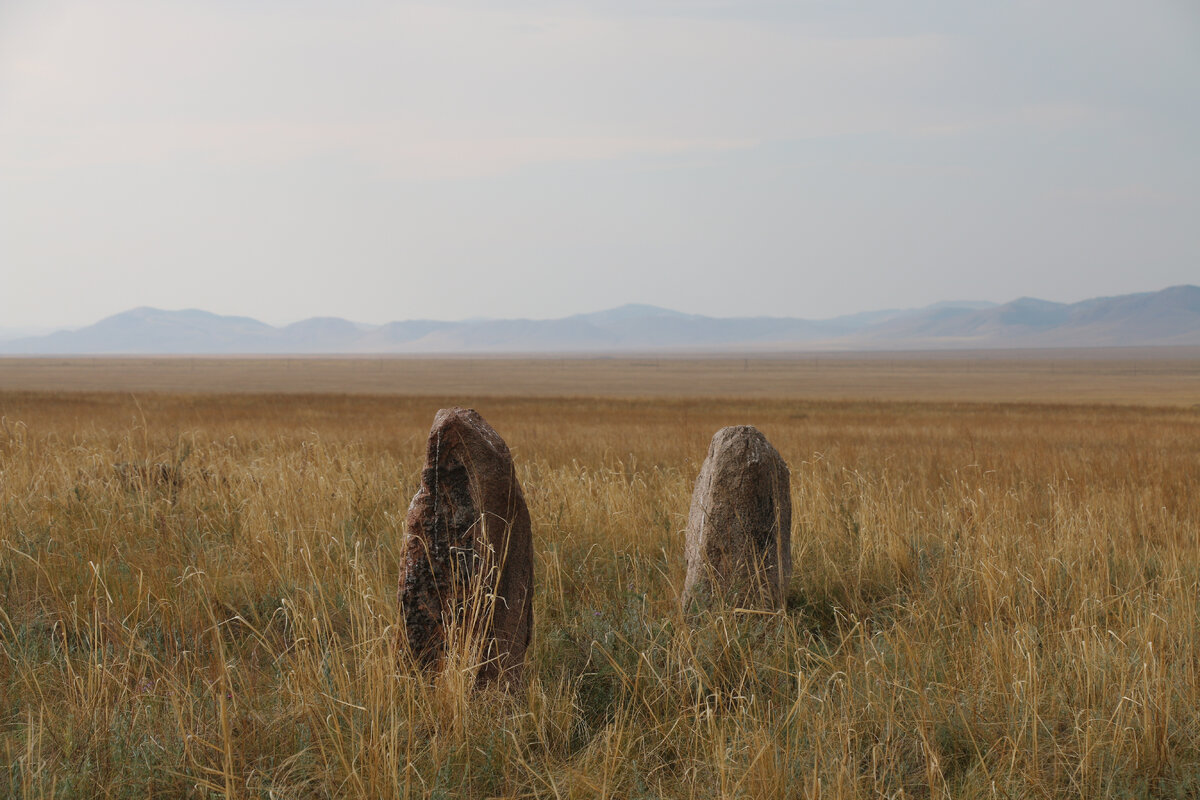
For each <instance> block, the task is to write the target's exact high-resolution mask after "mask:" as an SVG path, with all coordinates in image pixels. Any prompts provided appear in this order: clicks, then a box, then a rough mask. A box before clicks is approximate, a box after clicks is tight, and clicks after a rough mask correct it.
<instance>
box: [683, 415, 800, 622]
mask: <svg viewBox="0 0 1200 800" xmlns="http://www.w3.org/2000/svg"><path fill="white" fill-rule="evenodd" d="M791 529H792V496H791V488H790V474H789V472H788V467H787V464H786V463H785V462H784V460H783V458H782V457H781V456H780V455H779V453H778V452H777V451H776V450H775V448H774V447H772V446H771V443H770V442H768V441H767V438H766V437H765V436H763V435H762V433H761V432H760V431H759V430H758V429H757V428H754V427H752V426H749V425H737V426H731V427H728V428H722V429H721V430H719V431H717V433H716V434H715V435H714V436H713V438H712V443H711V444H710V445H709V447H708V456H707V457H706V458H705V459H704V464H703V466H701V468H700V475H699V477H697V478H696V487H695V490H694V491H693V492H692V504H691V509H690V511H689V513H688V525H687V542H686V555H687V578H686V580H685V582H684V589H683V597H682V602H683V608H684V611H685V612H686V611H695V610H698V609H700V608H703V607H707V606H709V605H710V604H711V603H712V602H713V601H714V600H717V599H721V600H723V601H725V602H729V603H734V604H737V605H740V606H744V607H753V608H778V607H781V606H782V605H783V604H784V601H785V596H786V593H787V585H788V581H789V580H790V578H791V574H792V555H791Z"/></svg>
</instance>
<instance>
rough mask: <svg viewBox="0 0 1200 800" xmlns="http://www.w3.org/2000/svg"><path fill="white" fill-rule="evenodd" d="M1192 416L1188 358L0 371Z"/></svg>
mask: <svg viewBox="0 0 1200 800" xmlns="http://www.w3.org/2000/svg"><path fill="white" fill-rule="evenodd" d="M31 389H33V390H41V391H50V392H53V391H80V390H90V391H102V392H104V391H108V392H111V391H130V392H235V393H244V392H252V393H264V392H275V393H287V394H291V393H297V392H299V393H304V394H383V395H407V396H413V395H420V396H425V397H439V396H441V397H450V398H454V399H455V400H456V401H457V402H460V403H461V402H466V401H468V400H472V398H480V397H691V398H699V397H760V398H776V399H787V400H800V399H807V400H933V401H939V402H950V401H959V402H1000V401H1005V402H1041V403H1045V402H1067V403H1124V404H1138V405H1180V404H1183V405H1191V404H1195V403H1200V348H1197V347H1157V348H1107V349H1105V348H1094V349H1075V350H1027V351H1015V350H980V351H971V352H964V351H942V352H924V353H810V354H805V355H798V354H790V355H789V354H780V355H777V356H763V355H759V356H750V357H745V358H743V357H736V356H721V357H717V356H711V357H699V356H697V357H693V358H683V357H662V358H660V357H656V356H654V355H645V356H637V357H633V356H628V355H624V356H613V357H609V358H602V357H593V358H581V357H567V358H553V357H537V358H513V357H492V358H466V357H463V358H413V357H398V356H380V357H374V358H362V357H353V358H329V357H319V356H311V357H302V358H287V357H283V356H273V357H261V358H255V357H244V358H216V357H212V358H209V357H185V356H177V357H165V358H164V357H149V356H143V357H101V358H0V391H5V390H9V391H11V390H31Z"/></svg>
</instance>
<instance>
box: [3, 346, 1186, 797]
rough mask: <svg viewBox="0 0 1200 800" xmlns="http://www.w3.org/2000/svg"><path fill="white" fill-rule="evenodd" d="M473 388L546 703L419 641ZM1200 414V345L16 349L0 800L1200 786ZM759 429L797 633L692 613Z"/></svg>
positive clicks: (1120, 792) (533, 667)
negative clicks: (500, 490)
mask: <svg viewBox="0 0 1200 800" xmlns="http://www.w3.org/2000/svg"><path fill="white" fill-rule="evenodd" d="M449 404H460V405H472V406H474V407H476V408H477V409H478V410H479V411H480V412H481V413H482V414H483V415H484V416H485V417H486V418H487V419H488V421H489V422H491V423H492V424H493V425H494V426H495V427H496V428H497V430H499V431H500V433H501V434H502V435H504V436H505V438H506V439H507V441H508V443H509V444H510V446H511V447H512V449H513V452H514V455H515V457H516V459H517V464H518V471H519V474H520V477H521V481H522V483H523V485H524V488H525V491H526V494H527V497H528V500H529V504H530V511H531V514H532V518H533V521H534V536H535V545H534V550H535V574H536V577H537V589H536V591H537V595H536V606H535V612H536V620H535V633H534V643H533V647H532V648H531V650H530V654H529V676H528V682H527V684H526V686H525V688H524V691H522V692H519V693H516V694H504V693H501V692H497V691H492V690H487V691H477V690H474V689H472V680H471V675H472V669H473V666H474V665H473V664H472V663H471V660H470V658H469V654H467V656H465V657H464V658H462V659H455V660H453V661H452V662H451V663H449V664H447V665H446V668H445V669H444V670H443V671H442V672H441V673H440V674H439V675H436V676H432V677H431V676H426V675H423V674H421V673H420V672H419V671H417V670H415V669H414V668H413V667H412V666H411V665H410V664H409V662H408V661H407V659H406V655H405V651H404V647H403V644H402V642H401V641H400V640H399V637H398V635H397V627H396V625H397V621H398V614H397V603H396V580H397V574H398V556H399V552H400V546H401V540H402V536H403V517H404V512H405V509H406V508H407V505H408V501H409V498H410V497H411V496H412V494H413V492H414V491H415V490H416V486H417V481H418V477H419V470H420V467H421V459H422V456H423V451H424V445H425V434H426V432H427V431H428V427H429V424H430V422H431V421H432V418H433V414H434V412H435V411H436V410H437V408H438V407H440V406H444V405H449ZM1197 404H1200V352H1197V351H1196V350H1194V349H1193V350H1171V351H1149V352H1135V351H1076V352H1059V353H1036V354H1022V353H1012V352H1008V353H998V352H992V353H977V354H964V353H956V354H938V355H920V356H917V355H912V354H872V355H869V356H859V355H838V356H832V355H821V356H815V357H814V356H778V357H772V358H749V359H745V358H731V357H723V358H715V357H714V358H703V359H701V358H694V359H667V358H654V357H637V358H629V357H614V358H611V359H547V358H538V359H441V360H435V359H393V358H384V359H310V358H304V359H284V358H275V359H224V360H222V359H187V358H171V359H143V358H136V359H134V358H129V359H7V360H2V361H0V758H2V759H3V763H5V764H7V765H9V766H8V769H7V771H5V772H4V773H3V774H2V775H0V795H2V796H12V797H105V796H107V797H146V796H195V797H210V796H212V797H363V798H375V797H464V798H468V797H469V798H477V797H546V798H551V797H605V796H607V797H621V798H632V797H681V798H710V797H720V798H734V797H746V798H758V797H779V798H790V797H804V798H817V797H980V798H982V797H989V798H991V797H1012V798H1017V797H1089V798H1091V797H1193V796H1196V795H1197V794H1198V793H1200V500H1198V499H1197V498H1198V496H1200V491H1198V490H1200V408H1198V407H1197ZM746 423H748V424H753V425H757V426H758V427H759V428H761V429H762V430H763V431H764V433H766V435H767V436H768V437H769V438H770V439H771V441H772V442H773V443H774V444H775V445H776V447H777V448H778V449H779V451H780V453H781V454H782V455H783V456H784V458H785V459H786V460H787V461H788V463H789V465H790V467H791V471H792V500H793V504H794V514H793V530H792V537H793V562H794V565H795V572H794V576H793V580H792V583H791V585H790V587H789V591H788V604H787V608H786V610H785V611H783V612H781V613H776V614H764V613H752V612H749V611H746V610H739V609H727V610H725V611H722V612H718V613H713V614H709V615H707V616H705V617H703V618H701V619H698V620H691V621H689V620H685V619H684V618H683V617H682V615H681V614H680V612H679V610H678V591H679V588H680V586H681V583H682V577H683V540H682V530H683V528H684V524H685V521H686V514H687V510H688V502H689V498H690V492H691V485H692V482H693V480H694V479H695V476H696V473H697V472H698V470H699V467H700V462H701V460H702V459H703V457H704V454H705V451H706V448H707V446H708V441H709V439H710V438H711V436H712V434H713V432H714V431H715V430H716V429H717V428H719V427H721V426H722V425H729V424H746ZM160 465H161V467H160Z"/></svg>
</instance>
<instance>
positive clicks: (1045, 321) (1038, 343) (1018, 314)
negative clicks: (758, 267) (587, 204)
mask: <svg viewBox="0 0 1200 800" xmlns="http://www.w3.org/2000/svg"><path fill="white" fill-rule="evenodd" d="M1152 345H1200V288H1198V287H1196V286H1173V287H1170V288H1168V289H1163V290H1162V291H1158V292H1145V293H1140V294H1129V295H1121V296H1118V297H1098V298H1094V299H1091V300H1085V301H1083V302H1079V303H1071V304H1066V303H1052V302H1049V301H1046V300H1037V299H1035V298H1020V299H1018V300H1014V301H1012V302H1011V303H1005V304H1003V305H995V304H992V303H983V302H948V303H936V304H934V305H931V306H927V307H925V308H919V309H889V310H883V311H869V312H863V313H859V314H851V315H846V316H841V317H834V318H832V319H824V320H806V319H797V318H791V317H734V318H718V317H707V316H702V315H699V314H685V313H682V312H678V311H672V310H669V309H665V308H659V307H656V306H648V305H638V304H631V305H625V306H620V307H618V308H613V309H608V310H605V311H597V312H594V313H590V314H575V315H573V316H569V317H563V318H561V319H550V320H529V319H483V320H468V321H464V322H439V321H435V320H409V321H401V322H390V323H387V324H386V325H363V324H360V323H355V322H350V321H348V320H344V319H340V318H337V317H314V318H312V319H307V320H303V321H301V322H297V323H293V324H291V325H287V326H284V327H274V326H271V325H267V324H266V323H264V322H260V321H258V320H255V319H251V318H249V317H232V316H222V315H219V314H213V313H210V312H207V311H201V310H198V309H185V310H183V311H163V310H160V309H155V308H144V307H143V308H135V309H132V310H130V311H126V312H123V313H121V314H116V315H114V316H111V317H108V318H106V319H103V320H100V321H99V322H97V323H95V324H94V325H89V326H87V327H86V328H81V329H79V330H74V331H58V332H55V333H51V334H48V335H44V336H29V337H24V338H20V339H13V340H10V341H6V342H0V353H6V354H22V355H66V354H78V355H94V354H148V355H149V354H213V355H230V354H274V353H278V354H284V353H287V354H321V353H324V354H365V353H553V352H559V353H585V352H637V351H643V352H646V351H657V352H689V351H690V352H719V351H730V352H733V351H738V352H741V351H785V350H816V349H823V350H829V349H841V350H852V349H856V350H872V349H945V348H967V347H970V348H996V347H1114V346H1152Z"/></svg>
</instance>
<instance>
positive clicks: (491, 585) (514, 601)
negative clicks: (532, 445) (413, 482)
mask: <svg viewBox="0 0 1200 800" xmlns="http://www.w3.org/2000/svg"><path fill="white" fill-rule="evenodd" d="M530 527H531V526H530V519H529V509H528V507H527V506H526V505H525V494H524V492H522V491H521V484H520V482H519V481H518V480H517V471H516V469H515V467H514V466H513V460H512V454H511V453H510V452H509V449H508V445H507V444H505V442H504V440H503V439H502V438H500V434H498V433H496V431H495V429H494V428H492V426H491V425H489V424H487V422H486V421H484V419H483V417H481V416H479V414H478V413H476V412H475V410H474V409H470V408H444V409H442V410H441V411H439V412H438V413H437V416H436V417H434V420H433V428H432V429H431V430H430V431H429V441H428V443H427V445H426V453H425V467H424V469H423V470H422V472H421V488H420V489H419V490H418V491H417V493H416V495H415V496H414V497H413V499H412V503H411V504H410V505H409V507H408V516H407V518H406V519H405V528H406V531H407V535H406V537H405V542H404V548H403V550H404V552H403V562H402V564H401V573H400V606H401V610H402V612H403V618H404V630H405V635H406V639H407V641H408V646H409V647H410V648H411V650H412V653H413V655H414V656H415V657H416V658H417V661H418V662H419V663H420V664H422V665H423V666H424V667H426V668H427V669H432V670H436V669H439V668H440V667H441V665H442V663H443V660H444V658H445V656H446V655H447V651H448V648H451V647H457V646H462V645H463V644H464V643H466V642H467V641H468V640H467V638H466V637H469V641H470V642H472V643H474V644H475V645H478V647H479V651H480V656H481V658H482V659H483V666H482V667H481V668H480V670H479V673H478V675H477V679H478V682H479V683H480V684H487V683H491V682H493V681H495V680H496V679H502V680H503V682H504V683H506V684H517V683H520V681H521V674H522V672H523V669H524V664H525V650H526V648H527V647H528V646H529V641H530V636H531V634H532V632H533V541H532V537H531V530H530ZM455 629H457V630H458V631H459V633H460V634H461V635H462V636H463V637H464V638H463V639H460V641H459V643H458V644H455V643H454V642H451V641H450V640H449V639H450V634H451V633H452V632H453V631H454V630H455Z"/></svg>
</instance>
